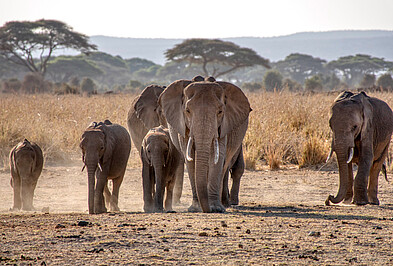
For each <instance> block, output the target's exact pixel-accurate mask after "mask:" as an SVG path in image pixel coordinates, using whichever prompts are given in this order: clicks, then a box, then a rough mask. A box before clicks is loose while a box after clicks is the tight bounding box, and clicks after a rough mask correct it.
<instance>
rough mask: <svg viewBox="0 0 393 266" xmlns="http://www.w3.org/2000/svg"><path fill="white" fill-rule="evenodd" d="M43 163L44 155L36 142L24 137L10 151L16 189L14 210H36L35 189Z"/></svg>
mask: <svg viewBox="0 0 393 266" xmlns="http://www.w3.org/2000/svg"><path fill="white" fill-rule="evenodd" d="M43 164H44V156H43V155H42V150H41V148H40V147H39V146H38V145H37V144H36V143H34V142H30V141H28V140H27V139H24V141H23V142H20V143H18V144H17V145H16V146H15V147H13V148H12V150H11V152H10V168H11V187H12V188H13V189H14V206H13V208H12V210H20V209H22V210H25V211H32V210H34V207H33V197H34V190H35V187H36V185H37V181H38V178H39V176H40V175H41V172H42V167H43Z"/></svg>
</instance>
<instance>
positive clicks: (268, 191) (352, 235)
mask: <svg viewBox="0 0 393 266" xmlns="http://www.w3.org/2000/svg"><path fill="white" fill-rule="evenodd" d="M81 166H82V165H81V163H80V162H75V164H74V165H73V166H57V167H56V166H45V169H44V171H43V173H42V175H41V177H40V180H39V182H38V187H37V189H36V192H35V197H34V205H35V207H36V209H37V210H39V211H36V212H9V211H8V209H9V208H10V207H11V206H12V189H11V186H10V185H9V179H10V176H9V173H8V172H7V171H5V170H3V171H1V172H0V202H1V203H0V263H2V264H41V265H45V264H46V265H56V264H58V265H60V264H61V265H64V264H68V265H81V264H101V265H102V264H104V265H105V264H132V265H150V264H165V265H168V264H179V265H200V264H205V265H218V264H226V265H247V264H264V265H266V264H267V265H273V264H276V265H277V264H282V265H285V264H295V265H298V264H318V265H319V264H323V265H343V264H361V265H388V264H390V265H392V264H393V187H392V185H391V184H388V183H387V182H386V181H385V180H384V179H383V178H380V193H379V197H380V201H381V205H380V206H363V207H358V206H344V205H340V206H333V207H332V206H330V207H326V206H324V201H325V199H326V197H327V196H328V194H335V193H336V192H337V188H338V185H337V180H338V173H337V171H320V172H318V171H312V170H297V169H295V168H292V169H286V170H280V171H254V172H251V171H247V172H246V173H245V175H244V176H243V179H242V183H241V191H240V205H239V206H238V207H234V208H229V209H227V213H225V214H202V213H187V212H186V210H187V207H188V205H189V203H190V202H191V192H190V187H189V184H188V179H187V180H186V182H185V188H184V194H183V198H182V204H181V205H180V206H175V210H176V211H177V213H174V214H145V213H143V212H142V205H143V202H142V192H141V191H142V189H141V181H140V177H139V176H140V169H139V168H135V169H128V170H127V173H126V177H125V180H124V182H123V184H122V187H121V191H120V203H119V206H120V209H121V210H122V211H121V212H118V213H108V214H102V215H88V214H87V177H86V172H84V173H81ZM389 178H390V180H393V177H392V176H390V175H389ZM48 208H49V212H48ZM43 209H44V212H43V211H42V210H43ZM45 209H46V210H45Z"/></svg>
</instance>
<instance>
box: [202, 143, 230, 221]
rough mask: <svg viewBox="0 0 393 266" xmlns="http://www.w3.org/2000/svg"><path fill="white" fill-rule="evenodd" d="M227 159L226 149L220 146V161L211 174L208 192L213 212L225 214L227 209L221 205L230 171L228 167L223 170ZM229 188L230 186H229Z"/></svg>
mask: <svg viewBox="0 0 393 266" xmlns="http://www.w3.org/2000/svg"><path fill="white" fill-rule="evenodd" d="M224 157H225V149H224V148H223V147H222V145H220V159H219V161H218V162H217V164H216V165H214V167H212V168H211V171H210V172H209V179H208V185H207V187H208V191H209V205H210V209H211V212H220V213H222V212H225V207H224V206H223V205H222V203H221V197H222V190H223V179H224V175H225V173H226V172H227V171H229V170H228V167H226V168H225V169H223V164H224ZM227 188H228V186H227Z"/></svg>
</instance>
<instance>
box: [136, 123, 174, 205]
mask: <svg viewBox="0 0 393 266" xmlns="http://www.w3.org/2000/svg"><path fill="white" fill-rule="evenodd" d="M173 149H174V147H173V145H172V144H171V142H170V137H169V133H168V130H166V129H164V128H163V127H162V126H160V127H155V128H152V129H150V131H149V132H148V133H147V134H146V136H145V138H144V139H143V142H142V149H141V157H142V162H143V167H148V168H149V171H148V172H149V174H148V175H144V176H142V178H143V183H144V184H146V183H150V182H151V181H152V179H154V182H153V184H154V183H155V186H156V188H155V191H154V190H153V191H151V189H153V186H146V187H148V188H147V189H146V190H148V191H144V195H145V194H148V195H145V197H146V200H145V206H144V210H145V211H146V212H150V211H152V210H153V206H151V197H152V195H154V211H158V212H163V210H164V209H163V197H164V191H165V187H166V184H167V182H168V181H169V180H166V179H167V177H168V173H169V171H172V170H173V169H168V167H170V166H169V164H170V160H171V159H172V158H171V156H173V152H174V151H173ZM172 166H173V165H172ZM167 193H168V191H167Z"/></svg>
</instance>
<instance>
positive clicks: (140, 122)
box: [127, 85, 184, 203]
mask: <svg viewBox="0 0 393 266" xmlns="http://www.w3.org/2000/svg"><path fill="white" fill-rule="evenodd" d="M164 89H165V86H159V85H150V86H148V87H146V88H145V89H144V90H143V91H142V92H141V94H140V95H138V96H137V97H136V98H135V99H134V100H133V102H132V104H131V108H130V110H129V111H128V115H127V125H128V131H129V132H130V135H131V140H132V142H133V143H134V145H135V147H136V149H137V150H138V153H139V155H141V147H142V140H143V138H144V137H145V136H146V134H147V132H148V131H149V130H150V129H151V128H154V127H158V126H160V125H162V126H164V127H167V123H166V120H165V117H164V116H163V114H162V112H161V108H160V106H159V105H158V102H157V101H158V97H159V96H160V94H161V93H162V92H163V91H164ZM141 159H142V157H141ZM179 164H180V165H179V167H178V168H177V170H176V182H175V188H174V202H175V203H179V202H180V197H181V194H182V190H183V177H184V159H183V158H181V159H180V162H179Z"/></svg>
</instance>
